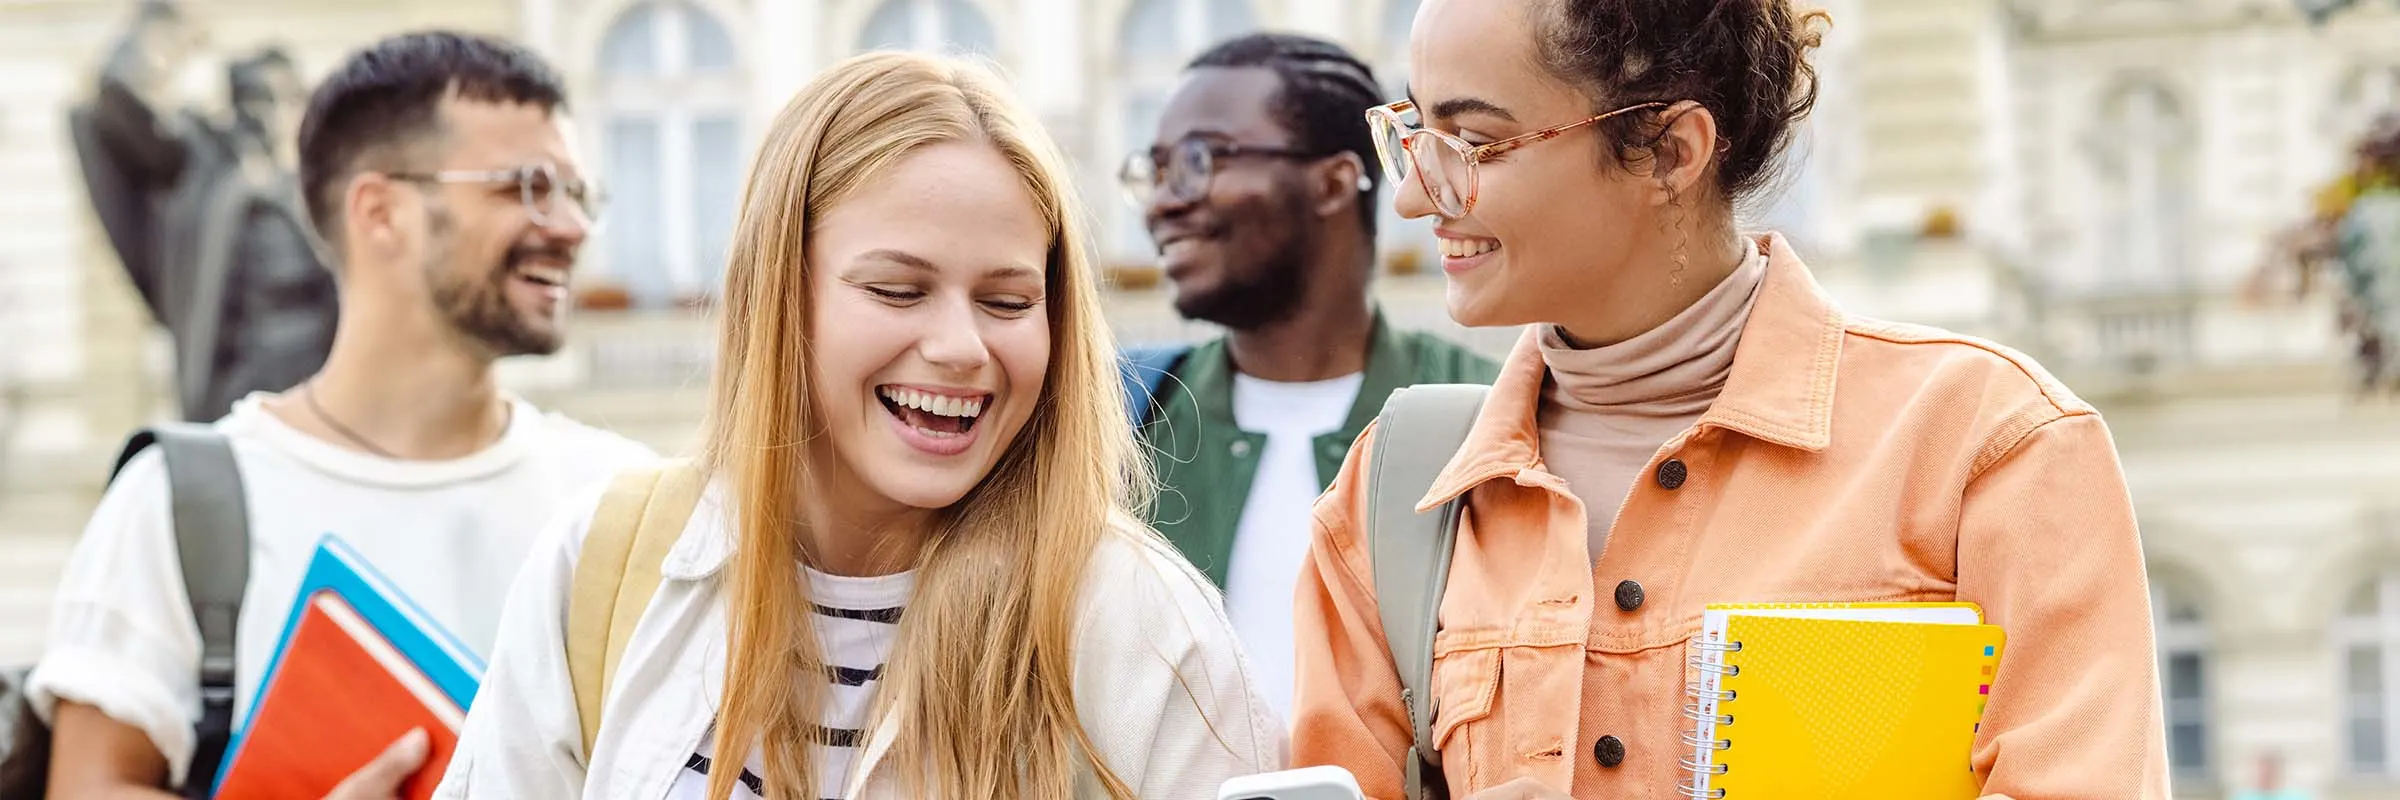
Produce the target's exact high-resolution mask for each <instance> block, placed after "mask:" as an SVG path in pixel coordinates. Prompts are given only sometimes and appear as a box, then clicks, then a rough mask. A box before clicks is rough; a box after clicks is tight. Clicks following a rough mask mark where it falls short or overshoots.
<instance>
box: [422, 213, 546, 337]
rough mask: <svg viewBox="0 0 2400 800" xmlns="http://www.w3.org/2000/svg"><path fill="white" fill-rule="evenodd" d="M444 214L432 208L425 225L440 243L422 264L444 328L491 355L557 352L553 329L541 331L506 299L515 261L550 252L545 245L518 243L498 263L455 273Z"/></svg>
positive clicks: (453, 243) (454, 248)
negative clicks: (470, 272) (430, 218)
mask: <svg viewBox="0 0 2400 800" xmlns="http://www.w3.org/2000/svg"><path fill="white" fill-rule="evenodd" d="M448 223H449V215H448V214H447V213H442V212H439V211H437V212H436V213H435V215H434V219H433V223H432V224H431V225H429V226H428V228H429V229H430V232H431V234H432V238H433V239H434V240H435V241H437V242H441V246H439V247H436V248H434V252H433V256H432V258H431V259H429V260H428V261H427V262H426V264H425V274H426V277H427V279H428V280H430V281H431V282H432V285H433V306H434V308H435V309H437V310H439V311H440V312H441V314H442V317H443V319H445V320H448V321H449V323H450V329H451V330H453V331H456V332H458V334H459V335H460V336H462V337H465V338H466V339H467V340H468V341H472V342H475V343H477V344H479V345H482V346H483V347H484V349H486V350H487V351H489V352H491V354H492V355H494V356H499V357H507V356H525V355H537V356H546V355H549V354H551V353H556V352H558V348H559V346H560V345H562V344H564V341H563V336H562V335H561V334H560V332H559V331H558V329H557V328H555V327H552V328H550V329H548V330H544V329H542V328H540V327H536V325H535V324H534V323H533V322H531V321H529V320H527V319H526V318H525V315H523V314H520V313H518V311H517V309H516V307H515V306H512V305H510V304H509V302H508V282H509V280H510V279H511V278H513V277H514V276H515V274H516V264H518V263H519V262H521V261H523V260H524V259H527V258H532V257H535V256H539V255H544V254H546V253H547V254H550V255H560V256H563V254H559V253H556V252H554V251H547V250H545V248H540V247H528V246H525V245H518V246H515V247H511V248H509V249H508V252H507V253H506V254H505V255H503V256H502V258H501V262H500V264H499V265H498V266H497V267H495V268H492V269H489V270H485V271H484V272H483V273H482V274H481V275H461V274H459V273H458V271H457V270H456V269H455V268H454V265H455V262H456V259H457V250H458V244H457V242H456V241H455V240H454V239H452V238H451V237H450V225H449V224H448Z"/></svg>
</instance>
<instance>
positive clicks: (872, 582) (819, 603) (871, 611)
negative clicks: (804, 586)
mask: <svg viewBox="0 0 2400 800" xmlns="http://www.w3.org/2000/svg"><path fill="white" fill-rule="evenodd" d="M808 588H809V594H810V596H811V597H812V598H813V599H814V600H815V601H816V609H817V618H816V619H815V620H814V622H815V624H816V628H817V642H818V645H819V647H820V648H822V653H823V655H824V657H825V663H827V664H830V665H833V666H829V667H826V669H825V681H826V683H827V685H828V687H827V691H826V693H825V695H824V697H825V705H824V708H823V709H822V710H821V711H820V713H819V716H818V719H819V721H820V722H819V724H818V726H817V729H816V730H815V731H813V732H812V733H813V736H814V738H815V739H816V742H817V745H816V762H815V768H816V771H817V796H818V797H822V798H827V799H828V800H841V798H842V797H843V795H842V787H843V785H844V784H847V783H849V781H850V769H851V766H852V765H853V764H855V763H857V760H858V752H859V748H860V746H861V745H864V744H865V743H866V727H867V722H868V720H867V714H868V712H869V711H871V710H872V709H873V707H874V704H875V687H876V686H877V685H878V684H880V683H881V682H882V678H883V665H884V662H885V660H886V659H887V658H889V657H890V656H891V653H892V640H893V639H894V638H895V636H896V635H897V634H898V633H899V630H900V624H899V623H900V609H901V608H903V607H905V606H906V605H908V595H909V592H910V591H911V590H912V589H914V588H915V576H914V574H913V573H907V572H903V573H900V574H898V575H884V576H879V577H873V578H848V577H842V576H837V575H827V574H825V573H822V572H818V571H816V570H813V569H812V570H809V571H808ZM715 740H716V736H715V734H714V732H713V731H712V732H711V733H710V734H709V735H707V736H703V737H701V739H700V744H699V747H698V748H697V749H696V750H695V751H694V752H693V753H692V755H691V758H690V759H688V760H687V761H685V762H684V769H683V772H682V773H681V774H678V775H676V776H675V784H674V785H673V786H671V787H669V788H668V789H667V798H668V800H709V799H708V798H706V797H705V796H704V795H705V793H706V792H707V791H708V776H709V773H710V772H712V771H714V770H718V769H723V768H724V767H725V765H722V764H719V763H717V760H716V757H715V754H714V747H715ZM759 756H760V754H759V752H758V751H756V750H752V751H751V752H750V757H749V758H748V759H747V761H746V763H744V764H743V765H742V773H741V780H740V782H738V783H736V784H735V787H736V788H735V789H734V792H733V797H732V798H731V800H749V798H753V797H764V796H765V795H766V782H765V779H764V778H763V777H762V776H764V775H765V774H766V767H765V766H764V764H763V763H762V762H761V760H760V757H759ZM720 800H721V799H720Z"/></svg>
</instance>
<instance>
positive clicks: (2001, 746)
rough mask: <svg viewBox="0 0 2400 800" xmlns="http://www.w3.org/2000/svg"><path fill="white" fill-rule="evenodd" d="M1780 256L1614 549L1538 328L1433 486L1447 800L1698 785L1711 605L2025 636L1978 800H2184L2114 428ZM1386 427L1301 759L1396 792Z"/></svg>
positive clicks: (2013, 657)
mask: <svg viewBox="0 0 2400 800" xmlns="http://www.w3.org/2000/svg"><path fill="white" fill-rule="evenodd" d="M1762 244H1763V245H1764V246H1766V247H1767V248H1768V249H1769V263H1768V267H1767V275H1766V278H1765V282H1764V285H1763V286H1762V287H1761V292H1762V294H1761V295H1760V296H1759V298H1758V300H1757V303H1756V305H1755V306H1754V308H1753V310H1752V312H1751V316H1750V319H1749V321H1748V322H1747V323H1746V324H1745V326H1744V327H1743V329H1742V339H1741V343H1740V345H1739V348H1738V350H1737V351H1736V353H1735V356H1734V363H1733V369H1732V372H1731V375H1730V377H1729V378H1728V379H1727V382H1726V385H1725V389H1724V392H1723V394H1722V396H1720V397H1719V398H1718V400H1717V402H1716V404H1715V406H1714V407H1713V408H1711V409H1709V411H1708V412H1707V414H1706V415H1704V416H1702V417H1701V419H1700V421H1699V422H1698V423H1697V424H1696V425H1694V426H1693V427H1692V428H1691V429H1690V430H1687V431H1685V432H1684V433H1682V434H1681V435H1678V436H1676V437H1675V438H1674V439H1672V440H1669V441H1668V442H1667V443H1666V444H1665V446H1663V447H1660V448H1659V450H1658V453H1657V454H1656V455H1655V456H1652V459H1651V463H1650V465H1649V468H1648V470H1647V471H1645V472H1644V473H1643V477H1642V479H1641V480H1639V481H1637V482H1636V483H1635V486H1634V488H1633V491H1632V493H1631V494H1630V496H1628V497H1627V498H1626V499H1625V503H1624V506H1623V507H1622V508H1620V509H1615V510H1614V513H1615V514H1616V515H1617V516H1616V525H1615V528H1614V529H1613V531H1612V533H1611V534H1610V536H1609V538H1608V542H1607V545H1606V548H1605V549H1604V550H1603V551H1602V553H1601V554H1600V556H1599V557H1598V558H1597V559H1593V558H1592V557H1591V556H1590V555H1589V554H1588V553H1587V552H1586V551H1587V547H1588V545H1587V544H1586V539H1585V525H1584V514H1586V513H1587V509H1586V508H1585V507H1584V504H1583V502H1582V501H1581V500H1578V499H1577V498H1576V497H1575V496H1574V495H1573V494H1571V493H1569V492H1568V489H1567V486H1566V484H1565V482H1563V481H1562V480H1560V479H1559V478H1558V476H1556V475H1553V474H1551V473H1549V472H1547V471H1545V470H1544V468H1543V462H1542V454H1541V452H1540V437H1539V432H1538V430H1537V428H1536V423H1535V409H1536V408H1537V406H1538V405H1539V403H1540V396H1541V386H1542V383H1543V381H1544V375H1545V372H1546V370H1545V368H1544V367H1543V364H1542V357H1541V352H1540V350H1539V349H1538V348H1537V347H1536V346H1535V343H1534V339H1533V337H1532V336H1531V335H1530V334H1529V335H1528V336H1527V337H1526V339H1525V340H1523V341H1521V342H1519V344H1518V346H1517V348H1516V351H1515V352H1514V354H1512V355H1511V356H1510V358H1509V361H1508V363H1507V365H1506V366H1504V367H1503V368H1502V372H1501V376H1500V380H1499V381H1498V383H1496V384H1495V385H1494V386H1493V388H1492V393H1491V395H1490V399H1489V400H1488V401H1487V402H1486V404H1485V407H1484V409H1483V411H1482V414H1481V415H1480V416H1479V417H1478V418H1477V420H1476V421H1475V424H1474V427H1473V430H1472V432H1471V433H1470V434H1469V435H1468V438H1467V442H1466V444H1465V445H1464V446H1463V447H1462V448H1461V449H1460V451H1459V453H1458V455H1457V456H1456V457H1455V458H1454V459H1453V460H1452V461H1451V462H1450V464H1449V466H1448V467H1447V468H1446V469H1445V470H1444V471H1443V473H1442V475H1441V477H1440V478H1438V479H1437V480H1436V481H1435V482H1434V485H1433V487H1432V489H1431V491H1429V492H1428V493H1427V494H1426V495H1425V498H1424V500H1423V502H1422V504H1421V508H1432V507H1434V506H1437V505H1440V504H1441V503H1444V502H1446V501H1448V500H1450V499H1452V498H1454V497H1457V496H1459V495H1462V494H1464V495H1466V496H1467V511H1466V514H1465V515H1464V521H1463V522H1462V523H1461V524H1460V528H1459V533H1458V545H1457V547H1458V549H1457V552H1456V554H1455V555H1454V557H1453V558H1452V561H1451V566H1450V583H1449V589H1448V591H1447V593H1446V594H1445V596H1444V597H1443V599H1442V603H1441V611H1440V624H1441V631H1440V633H1439V634H1438V635H1437V636H1436V638H1435V645H1434V650H1435V656H1434V678H1433V695H1434V697H1433V703H1434V709H1435V711H1434V721H1433V736H1434V738H1435V744H1436V745H1437V746H1438V748H1439V750H1440V753H1441V763H1442V766H1443V769H1444V771H1445V773H1446V775H1447V778H1448V781H1449V783H1450V787H1451V794H1452V796H1453V797H1461V798H1463V797H1465V796H1467V795H1468V794H1470V793H1472V792H1475V791H1478V790H1482V789H1486V788H1489V787H1492V786H1495V785H1498V784H1501V783H1506V782H1508V781H1510V780H1512V779H1515V778H1519V777H1532V778H1535V779H1537V780H1539V781H1541V782H1542V783H1544V784H1547V785H1550V786H1552V787H1556V788H1559V789H1564V790H1567V791H1569V792H1570V793H1572V794H1573V795H1574V796H1575V797H1578V798H1612V800H1613V799H1616V798H1668V797H1678V796H1680V795H1679V794H1678V793H1677V791H1676V786H1677V785H1678V784H1679V783H1681V782H1682V780H1683V779H1684V778H1685V777H1686V776H1685V773H1684V772H1682V770H1681V769H1680V768H1679V767H1678V761H1679V759H1680V758H1682V757H1683V756H1684V755H1686V754H1688V753H1689V752H1690V750H1689V748H1687V747H1684V746H1682V744H1681V742H1682V734H1683V732H1684V731H1686V730H1687V725H1688V724H1689V721H1688V720H1686V719H1685V717H1684V716H1683V703H1684V702H1685V701H1686V697H1685V695H1684V682H1685V680H1686V668H1685V666H1684V656H1685V654H1686V643H1687V642H1689V641H1690V639H1691V638H1692V636H1693V634H1694V633H1696V632H1697V631H1698V630H1699V628H1700V614H1701V610H1702V607H1703V606H1704V605H1706V604H1708V603H1719V602H1763V601H1948V600H1954V599H1955V600H1964V601H1970V602H1974V603H1977V604H1979V605H1981V606H1982V608H1983V611H1984V614H1985V618H1986V620H1987V621H1989V622H1992V623H1995V624H1998V625H2000V626H2002V627H2003V628H2005V629H2006V631H2007V635H2008V651H2007V653H2006V654H2005V655H2003V656H2002V657H2001V663H2000V670H1999V675H1998V676H1997V678H1996V679H1995V682H1994V684H1993V686H1992V692H1991V699H1990V702H1989V707H1988V709H1987V710H1986V712H1985V715H1984V718H1983V724H1982V727H1981V729H1980V733H1979V734H1978V735H1977V737H1976V740H1975V748H1974V753H1973V762H1972V763H1973V765H1974V768H1975V770H1976V772H1977V773H1978V775H1979V776H1980V777H1982V778H1983V780H1984V784H1983V786H1984V792H1985V796H1986V797H2005V798H2014V799H2015V800H2035V799H2036V798H2039V799H2040V800H2069V799H2070V798H2074V799H2078V800H2080V799H2081V798H2092V799H2093V800H2102V799H2105V800H2125V799H2126V798H2165V797H2166V796H2167V766H2166V755H2165V753H2166V747H2165V731H2164V723H2163V721H2162V716H2161V712H2160V702H2159V684H2158V672H2157V662H2156V660H2155V659H2156V656H2155V654H2154V652H2153V650H2152V647H2153V645H2152V631H2151V621H2150V601H2149V589H2148V579H2147V577H2146V575H2145V573H2144V571H2143V564H2142V549H2141V541H2140V538H2139V534H2138V533H2137V532H2136V530H2135V526H2134V514H2133V505H2132V501H2131V499H2130V498H2129V497H2128V495H2127V493H2126V488H2125V479H2124V475H2123V473H2122V471H2121V470H2120V468H2119V466H2118V463H2117V455H2116V449H2115V445H2114V444H2113V443H2112V442H2111V441H2110V439H2109V434H2108V429H2107V427H2106V426H2105V425H2103V423H2102V422H2101V420H2100V417H2099V415H2098V414H2097V413H2096V412H2095V411H2094V410H2093V409H2092V407H2091V406H2089V405H2086V404H2085V403H2084V402H2083V401H2081V400H2079V399H2077V398H2076V397H2075V396H2074V395H2072V394H2070V393H2068V391H2067V389H2066V387H2064V386H2061V385H2059V383H2058V382H2057V381H2056V380H2055V379H2053V378H2052V377H2051V376H2050V375H2049V374H2047V373H2045V372H2043V371H2042V369H2041V367H2039V366H2038V365H2036V364H2034V363H2033V362H2032V361H2031V360H2029V359H2027V358H2026V357H2024V356H2022V355H2019V354H2017V353H2014V352H2012V351H2009V350H2006V349H2003V348H2001V347H1999V346H1996V345H1993V344H1989V343H1986V342H1981V341H1977V340H1975V339H1971V338H1968V337H1964V336H1960V335H1956V334H1952V333H1947V332H1944V331H1940V330H1934V329H1930V328H1924V327H1916V326H1908V325H1899V324H1893V323H1886V322H1876V321H1870V320H1865V319H1860V318H1856V317H1851V316H1848V315H1846V314H1844V313H1843V312H1842V311H1841V310H1840V309H1838V308H1836V307H1835V306H1834V305H1833V303H1832V302H1831V301H1830V300H1829V299H1827V298H1826V297H1825V295H1824V293H1823V292H1822V291H1821V290H1820V289H1819V288H1818V287H1817V285H1816V281H1815V279H1814V278H1812V277H1811V276H1810V275H1809V273H1808V270H1807V268H1806V267H1805V266H1803V265H1802V264H1801V263H1800V261H1799V259H1798V257H1797V256H1795V255H1794V254H1793V253H1792V251H1791V249H1790V247H1789V246H1788V245H1787V244H1785V243H1784V241H1783V240H1782V239H1781V237H1779V236H1773V235H1769V236H1767V237H1765V238H1763V239H1762ZM1375 437H1376V433H1375V431H1374V430H1373V429H1371V428H1370V429H1369V430H1368V431H1366V432H1365V433H1364V434H1363V435H1361V436H1360V437H1359V439H1358V441H1357V442H1356V443H1355V444H1354V446H1353V447H1352V449H1351V452H1350V456H1349V460H1348V461H1347V462H1346V463H1345V464H1344V465H1343V468H1342V471H1341V474H1340V476H1339V477H1337V478H1336V479H1335V480H1334V483H1333V486H1332V488H1331V489H1329V490H1328V491H1327V492H1326V494H1325V495H1324V497H1323V498H1322V499H1320V500H1319V501H1318V503H1317V506H1316V511H1315V532H1314V537H1315V538H1314V541H1313V542H1312V544H1311V549H1310V554H1309V560H1308V562H1307V563H1306V564H1305V565H1304V566H1303V568H1302V570H1301V576H1300V585H1299V588H1298V589H1297V591H1296V592H1295V594H1296V601H1297V602H1296V606H1295V614H1296V617H1297V618H1296V620H1295V623H1296V627H1297V631H1296V634H1295V635H1296V637H1297V640H1298V670H1299V672H1298V688H1297V691H1296V698H1295V701H1294V706H1293V711H1292V714H1293V719H1292V725H1293V730H1292V755H1293V761H1294V764H1293V765H1294V766H1295V767H1300V766H1314V765H1320V764H1332V765H1338V766H1342V767H1346V768H1348V769H1349V770H1350V771H1351V772H1352V773H1353V774H1355V775H1357V776H1358V779H1359V784H1360V786H1362V787H1363V788H1364V789H1365V790H1366V793H1367V795H1368V796H1370V797H1375V798H1397V797H1400V796H1401V786H1400V783H1401V775H1402V772H1401V762H1402V760H1403V758H1404V757H1405V754H1406V753H1407V750H1408V741H1409V722H1408V717H1407V714H1406V712H1405V711H1404V710H1403V709H1402V707H1401V703H1400V683H1399V678H1398V677H1397V675H1396V674H1395V673H1394V671H1393V668H1392V662H1391V658H1390V656H1389V654H1388V651H1387V650H1386V644H1385V642H1384V638H1383V632H1382V628H1381V626H1380V624H1379V622H1378V617H1377V611H1376V607H1375V587H1374V585H1373V582H1372V579H1373V574H1374V573H1373V570H1372V567H1371V566H1370V561H1369V557H1368V550H1367V547H1366V543H1365V541H1364V537H1366V536H1369V535H1371V534H1372V532H1371V531H1368V530H1365V529H1364V520H1365V519H1366V508H1367V496H1368V494H1367V492H1366V489H1365V487H1364V486H1362V485H1361V484H1362V482H1363V481H1365V480H1366V474H1365V468H1364V465H1365V464H1366V463H1367V456H1366V454H1367V453H1368V452H1369V449H1370V448H1372V447H1374V446H1375V444H1374V443H1375ZM1591 511H1599V512H1602V513H1607V512H1608V511H1609V510H1608V509H1593V510H1591ZM1628 581H1631V582H1635V583H1638V585H1639V587H1640V592H1638V594H1639V595H1640V596H1639V597H1638V598H1637V597H1634V596H1633V595H1635V594H1636V593H1635V592H1633V591H1631V589H1630V588H1627V589H1626V590H1625V591H1623V592H1620V588H1619V587H1620V586H1621V585H1622V584H1624V583H1625V582H1628ZM1626 606H1631V608H1630V610H1629V609H1627V608H1626ZM1602 737H1614V741H1613V742H1611V743H1610V745H1609V746H1608V747H1606V748H1602V747H1601V746H1600V741H1601V739H1602ZM1620 745H1621V751H1622V752H1621V758H1620V759H1618V763H1617V764H1616V765H1615V766H1604V765H1603V763H1602V762H1601V759H1600V758H1599V752H1600V751H1601V750H1603V749H1606V750H1609V751H1611V752H1610V753H1609V754H1610V755H1619V754H1618V753H1617V752H1615V751H1617V750H1618V749H1619V746H1620Z"/></svg>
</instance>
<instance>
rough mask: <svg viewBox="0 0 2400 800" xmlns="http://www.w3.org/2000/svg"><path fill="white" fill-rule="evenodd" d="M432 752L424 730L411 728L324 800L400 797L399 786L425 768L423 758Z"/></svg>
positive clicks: (365, 799) (431, 746)
mask: <svg viewBox="0 0 2400 800" xmlns="http://www.w3.org/2000/svg"><path fill="white" fill-rule="evenodd" d="M432 749H433V737H432V736H429V735H427V734H426V733H425V729H423V728H412V729H410V730H409V732H408V733H407V734H405V735H402V736H401V737H400V740H399V741H396V742H393V743H392V746H390V747H386V748H384V749H383V754H382V755H378V756H376V757H375V760H373V761H369V762H367V765H366V766H363V767H359V768H358V771H357V772H353V773H350V777H348V778H344V779H342V782H341V785H338V786H335V787H333V792H332V793H330V794H327V795H325V800H389V798H392V797H395V796H397V795H399V794H400V787H401V784H404V783H407V782H408V779H409V778H410V777H413V776H415V775H416V774H417V771H418V770H421V769H424V768H425V756H426V755H427V754H428V752H429V751H431V750H432Z"/></svg>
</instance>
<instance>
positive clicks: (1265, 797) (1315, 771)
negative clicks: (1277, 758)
mask: <svg viewBox="0 0 2400 800" xmlns="http://www.w3.org/2000/svg"><path fill="white" fill-rule="evenodd" d="M1217 800H1366V795H1364V794H1362V793H1360V792H1359V790H1358V778H1356V777H1353V776H1352V775H1351V774H1350V771H1349V770H1346V769H1342V768H1341V767H1332V766H1326V767H1308V768H1305V769H1287V770H1283V771H1281V772H1262V773H1259V774H1256V775H1244V776H1242V777H1239V778H1234V779H1232V780H1228V781H1226V782H1225V784H1224V785H1223V786H1220V787H1218V788H1217Z"/></svg>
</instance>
